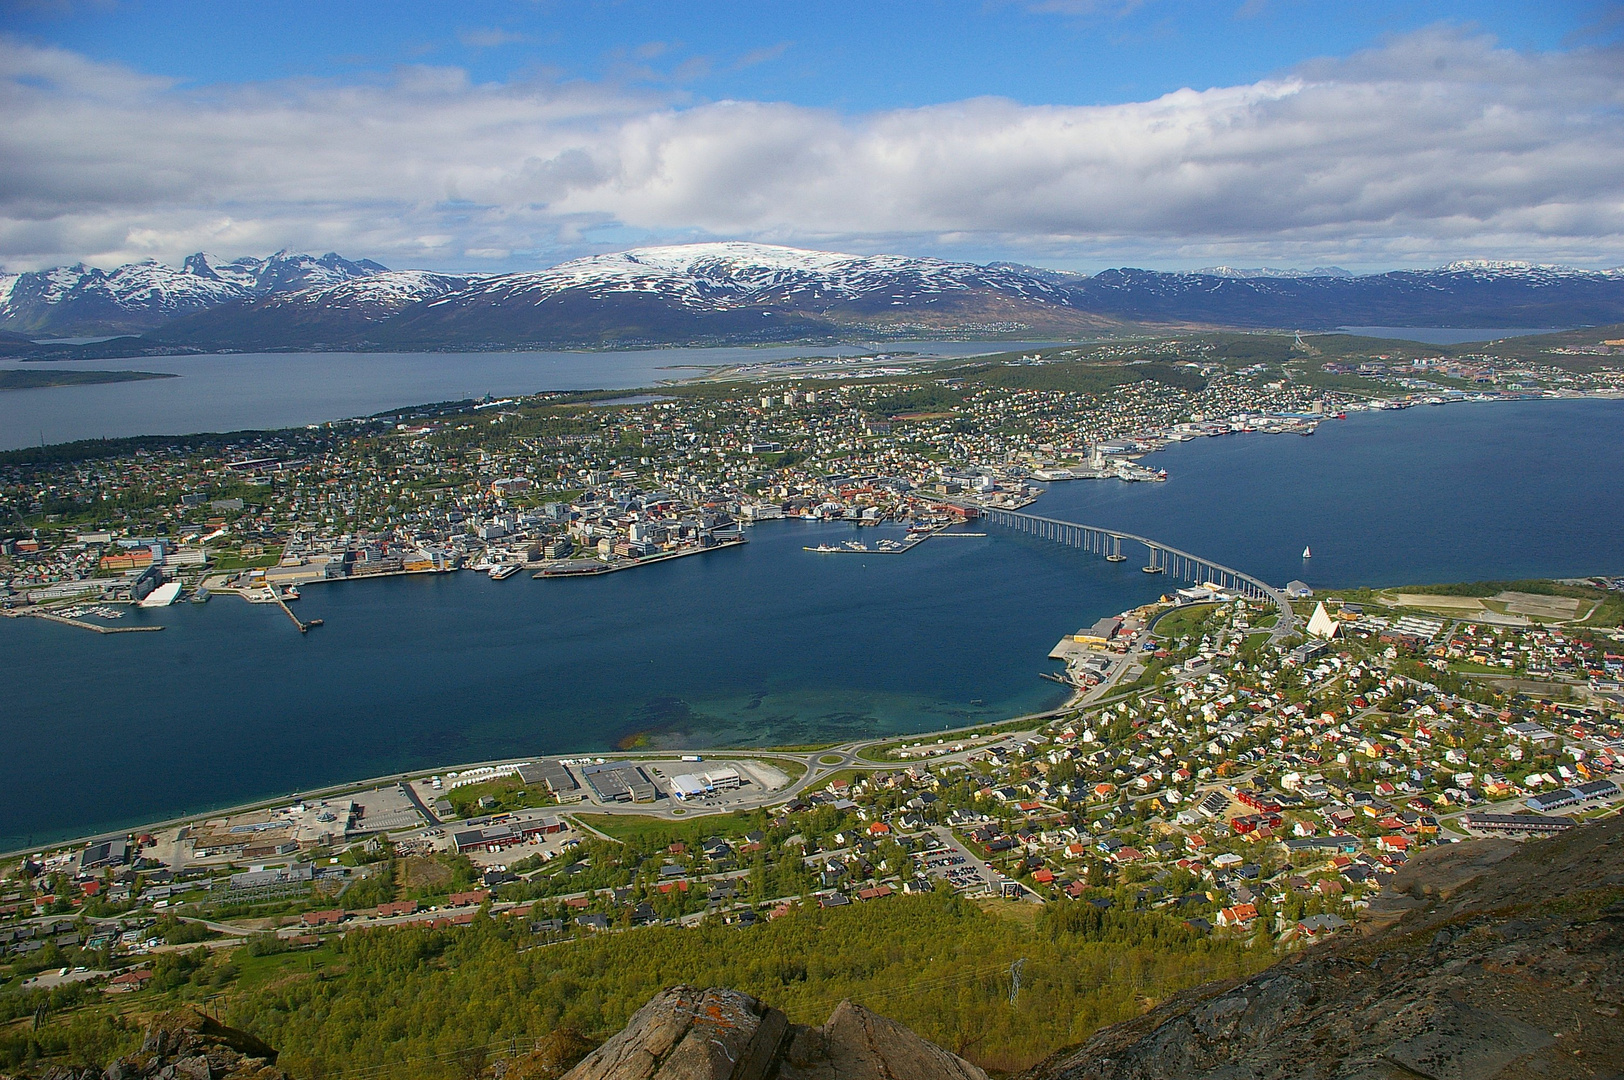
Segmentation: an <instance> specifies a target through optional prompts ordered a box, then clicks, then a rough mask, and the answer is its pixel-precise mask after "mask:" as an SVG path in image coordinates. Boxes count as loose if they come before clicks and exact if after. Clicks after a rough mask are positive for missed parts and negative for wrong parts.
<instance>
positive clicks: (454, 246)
mask: <svg viewBox="0 0 1624 1080" xmlns="http://www.w3.org/2000/svg"><path fill="white" fill-rule="evenodd" d="M1620 58H1621V53H1620V52H1619V51H1618V50H1616V49H1579V50H1574V51H1569V52H1562V53H1521V52H1516V51H1512V50H1506V49H1501V48H1498V47H1496V45H1495V44H1494V42H1492V41H1491V40H1489V39H1487V38H1483V37H1479V36H1473V35H1470V34H1466V33H1463V32H1460V31H1458V30H1454V29H1450V28H1439V29H1435V30H1431V31H1427V32H1424V33H1420V34H1414V35H1409V36H1405V37H1402V38H1397V39H1395V40H1393V41H1391V42H1388V43H1386V44H1384V45H1383V46H1382V47H1380V48H1377V49H1372V50H1370V51H1367V52H1363V53H1359V54H1356V55H1353V56H1351V57H1347V58H1343V59H1339V60H1327V61H1320V62H1316V63H1313V64H1307V65H1303V66H1301V67H1299V68H1297V69H1295V70H1293V71H1289V72H1285V73H1282V74H1281V75H1280V76H1278V77H1276V78H1272V79H1269V80H1266V81H1263V82H1258V83H1255V84H1250V85H1244V86H1234V87H1220V88H1214V89H1210V90H1204V91H1193V90H1181V91H1178V92H1176V93H1171V94H1168V95H1165V96H1163V97H1160V98H1157V99H1156V100H1153V101H1146V102H1136V103H1128V104H1121V105H1109V106H1092V107H1070V106H1066V107H1061V106H1029V105H1020V104H1017V103H1014V102H1010V101H1005V100H1001V99H982V100H970V101H963V102H958V103H954V104H948V105H937V106H931V107H926V108H914V109H899V110H891V111H884V112H876V113H870V114H866V115H858V116H845V115H841V114H838V113H835V112H831V111H825V110H819V109H811V108H803V107H799V106H794V105H785V104H772V103H763V102H750V101H727V102H715V103H708V104H700V105H683V104H679V103H678V102H677V101H675V100H674V99H660V98H656V97H651V96H647V95H642V96H640V95H638V94H635V93H632V92H630V91H627V90H624V89H622V88H617V87H614V86H609V85H592V84H585V83H562V84H561V83H553V82H546V81H532V82H514V83H509V84H476V83H473V82H471V81H470V80H469V79H468V77H467V76H466V74H465V73H463V72H462V71H460V70H457V69H452V68H430V67H421V68H407V69H401V70H399V71H396V72H394V73H392V74H390V75H388V76H387V77H379V78H377V79H375V80H373V81H370V82H361V83H336V82H318V81H299V82H284V83H276V84H257V85H247V86H241V87H236V88H227V89H209V90H189V89H180V88H177V87H176V86H174V85H173V84H171V83H170V82H168V81H167V80H163V79H157V78H152V77H149V76H145V75H141V74H138V73H135V72H131V71H128V70H125V69H122V68H118V67H114V66H109V65H104V64H97V63H94V62H91V61H89V60H87V59H85V58H83V57H80V56H77V55H75V54H72V53H69V52H64V51H61V50H52V49H40V48H35V47H32V46H28V45H24V44H21V43H18V42H15V41H5V40H0V109H3V110H4V113H5V115H6V116H7V122H6V124H5V125H4V126H0V260H4V262H5V263H6V264H8V266H9V268H12V269H18V268H23V267H26V266H38V265H48V264H52V263H55V262H60V261H69V260H73V259H79V258H84V259H86V260H89V261H94V262H98V263H104V264H105V263H112V262H118V261H123V260H127V259H129V258H139V257H147V256H150V257H155V258H160V259H167V260H173V259H175V258H177V257H179V256H181V255H183V254H185V253H186V252H189V251H193V250H197V249H199V248H205V249H209V250H216V251H222V252H225V253H227V254H234V253H238V252H244V251H263V250H269V249H272V248H275V247H282V246H288V247H297V248H320V249H322V250H328V249H337V250H340V251H343V252H345V253H348V254H353V255H357V256H370V257H373V258H378V259H380V260H382V261H384V262H389V263H391V264H392V265H426V266H435V267H447V268H450V267H456V266H469V265H473V264H475V263H477V264H479V265H480V266H481V267H482V268H489V267H490V265H491V264H492V262H493V261H495V262H498V263H502V264H505V265H514V266H517V265H535V264H538V263H546V262H550V261H553V260H554V259H555V258H559V257H565V256H568V255H572V254H578V253H581V252H582V251H586V250H594V249H596V247H601V246H604V245H594V244H593V243H592V241H591V239H590V238H591V237H593V236H594V235H601V233H600V230H606V231H608V232H609V233H611V234H613V235H614V236H615V237H616V238H617V239H620V238H624V237H627V236H633V237H643V238H647V239H649V240H680V239H689V238H700V237H706V236H723V237H735V238H754V239H762V240H770V241H774V242H788V243H803V244H815V245H824V246H830V247H843V248H846V249H849V250H870V251H872V250H894V251H911V252H920V253H936V254H944V255H950V256H951V255H966V256H972V257H987V258H993V257H1013V258H1028V259H1033V260H1039V261H1047V262H1050V263H1068V262H1069V263H1072V264H1079V265H1094V266H1099V265H1104V264H1121V263H1124V262H1128V263H1134V264H1137V265H1175V264H1182V263H1187V262H1191V261H1198V262H1202V263H1205V262H1210V261H1218V260H1221V261H1230V262H1234V261H1240V260H1245V261H1246V262H1247V264H1248V265H1255V264H1257V263H1259V262H1270V261H1273V262H1276V263H1280V262H1292V263H1297V262H1302V261H1304V260H1312V261H1314V262H1322V263H1323V262H1329V261H1335V262H1340V263H1342V264H1345V265H1355V266H1381V265H1400V264H1402V265H1417V264H1427V263H1433V262H1438V261H1443V260H1445V259H1449V258H1455V257H1466V256H1493V257H1512V258H1531V259H1539V260H1548V261H1566V262H1577V263H1584V264H1598V263H1599V264H1606V265H1614V264H1617V263H1619V262H1624V254H1621V252H1624V245H1621V240H1624V182H1621V180H1620V177H1624V124H1621V123H1620V122H1619V118H1620V110H1621V107H1624V81H1621V80H1620V78H1619V72H1620V70H1621V67H1620ZM615 246H625V245H624V244H619V245H615Z"/></svg>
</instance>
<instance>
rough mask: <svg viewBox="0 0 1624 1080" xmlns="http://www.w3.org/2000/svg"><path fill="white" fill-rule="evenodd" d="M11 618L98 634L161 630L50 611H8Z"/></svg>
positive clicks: (156, 627) (153, 627) (160, 628)
mask: <svg viewBox="0 0 1624 1080" xmlns="http://www.w3.org/2000/svg"><path fill="white" fill-rule="evenodd" d="M6 614H7V615H8V616H10V617H11V618H13V619H22V618H34V619H47V620H49V621H51V622H54V623H61V624H62V625H63V626H77V627H79V628H80V629H81V630H93V631H95V632H96V633H98V634H144V633H148V632H150V631H153V630H162V629H163V627H161V626H97V625H96V624H95V623H90V622H85V621H84V620H83V619H70V618H68V617H67V616H66V615H58V614H56V613H55V612H51V611H8V612H6Z"/></svg>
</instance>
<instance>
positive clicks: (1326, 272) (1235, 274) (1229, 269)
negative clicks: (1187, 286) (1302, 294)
mask: <svg viewBox="0 0 1624 1080" xmlns="http://www.w3.org/2000/svg"><path fill="white" fill-rule="evenodd" d="M1191 273H1194V274H1202V275H1205V276H1206V277H1227V278H1304V277H1336V278H1351V277H1353V274H1352V273H1350V272H1349V271H1347V270H1344V269H1342V268H1341V267H1340V266H1316V267H1314V268H1313V269H1312V270H1283V269H1278V268H1276V267H1273V266H1256V267H1252V268H1250V269H1241V268H1240V267H1235V266H1207V267H1203V268H1202V269H1200V270H1192V271H1191Z"/></svg>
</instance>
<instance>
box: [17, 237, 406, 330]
mask: <svg viewBox="0 0 1624 1080" xmlns="http://www.w3.org/2000/svg"><path fill="white" fill-rule="evenodd" d="M385 269H386V268H385V267H384V266H383V265H382V264H380V263H376V262H373V261H371V260H370V259H362V260H361V261H359V262H352V261H350V260H349V259H346V258H344V257H343V256H341V255H339V254H338V253H336V252H331V251H330V252H328V253H327V254H325V255H322V256H320V257H317V256H314V255H308V254H304V253H301V252H293V251H289V250H288V249H286V248H283V249H282V250H280V251H277V252H275V253H274V254H272V255H269V256H267V257H265V258H256V257H254V256H243V257H240V258H236V259H232V260H230V261H229V262H228V261H226V260H224V259H221V258H220V257H219V256H217V255H211V254H209V253H208V252H203V251H199V252H194V253H193V254H191V255H188V256H186V258H185V259H183V260H182V261H181V265H180V266H179V267H172V266H168V265H166V264H164V263H161V262H158V261H156V260H154V259H142V260H140V261H138V262H132V263H125V264H124V265H122V266H118V267H115V268H113V269H112V270H100V269H96V268H94V267H86V266H85V265H84V264H83V263H75V264H74V265H72V266H58V267H54V268H52V269H49V270H41V271H36V272H34V273H28V274H18V275H15V276H12V275H4V276H3V277H0V329H5V330H10V331H15V332H20V333H25V334H35V335H38V336H55V337H71V336H80V335H86V334H106V333H113V334H120V333H133V332H140V331H143V330H151V329H153V328H155V327H158V326H160V325H162V324H163V323H165V322H168V321H169V320H170V319H173V318H175V317H177V316H182V315H190V314H195V313H197V312H201V311H208V310H210V309H212V308H217V307H219V306H221V305H222V304H227V303H231V302H233V301H239V300H257V299H261V298H263V297H266V296H272V295H276V294H281V293H290V292H297V291H299V290H302V289H309V288H318V287H321V286H326V285H336V284H339V283H341V282H344V281H349V280H352V279H355V278H361V277H368V276H371V275H373V274H379V273H382V272H384V270H385Z"/></svg>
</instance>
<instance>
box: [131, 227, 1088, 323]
mask: <svg viewBox="0 0 1624 1080" xmlns="http://www.w3.org/2000/svg"><path fill="white" fill-rule="evenodd" d="M1108 322H1109V320H1102V319H1099V318H1096V317H1094V316H1091V315H1088V314H1087V313H1085V312H1082V311H1079V310H1077V309H1076V308H1075V307H1074V306H1073V304H1072V302H1071V298H1070V295H1069V293H1068V292H1067V290H1066V289H1065V288H1063V287H1061V286H1059V285H1057V284H1055V283H1053V282H1049V281H1044V280H1040V279H1039V278H1036V277H1034V276H1032V275H1029V274H1023V273H1020V272H1017V271H1013V270H1008V269H1003V268H991V267H984V266H975V265H973V264H970V263H955V262H946V261H943V260H940V259H917V258H908V257H904V256H898V255H845V254H839V253H834V252H825V251H806V250H802V249H798V248H788V247H775V246H772V245H765V244H746V243H708V244H686V245H680V246H670V247H648V248H637V249H634V250H631V251H623V252H618V253H615V254H612V255H594V256H590V257H588V258H583V259H576V260H573V261H571V262H566V263H562V264H560V265H558V266H553V267H549V268H547V269H545V270H537V271H529V272H523V273H512V274H493V275H479V276H473V277H462V278H457V277H451V276H446V275H433V274H426V273H421V272H414V271H391V272H388V273H380V274H375V275H372V276H369V277H366V278H360V279H357V280H354V281H350V282H345V283H344V284H342V285H337V286H332V287H330V288H326V289H315V290H305V291H302V292H297V293H291V294H286V295H278V296H272V297H267V298H265V299H263V300H260V301H258V302H256V303H253V304H248V305H234V306H232V307H229V308H220V309H217V310H215V311H213V312H210V313H204V314H200V315H196V316H193V317H190V318H187V319H183V320H179V321H177V322H175V323H173V324H171V325H169V326H166V327H164V328H163V330H162V331H161V336H162V337H163V338H164V339H165V340H171V341H174V342H176V343H177V344H186V345H191V346H202V347H228V348H252V347H260V348H265V347H278V348H299V347H310V346H313V345H316V344H320V345H323V346H326V347H334V346H338V345H342V344H346V343H347V344H349V345H352V346H355V347H399V348H449V347H455V346H458V345H462V346H470V347H488V346H501V345H528V346H541V345H545V346H555V347H564V346H571V345H603V344H655V343H683V342H725V341H785V340H795V339H804V338H820V337H821V338H829V337H838V336H841V335H843V334H847V333H852V334H861V333H867V334H870V335H877V334H903V333H924V334H928V333H943V332H959V331H961V330H966V329H975V328H978V327H979V328H981V329H982V330H983V331H984V332H1002V331H1017V330H1025V331H1029V332H1033V333H1043V334H1065V335H1071V334H1075V333H1078V332H1083V331H1087V330H1090V329H1098V328H1100V327H1101V326H1103V325H1106V324H1107V323H1108Z"/></svg>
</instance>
